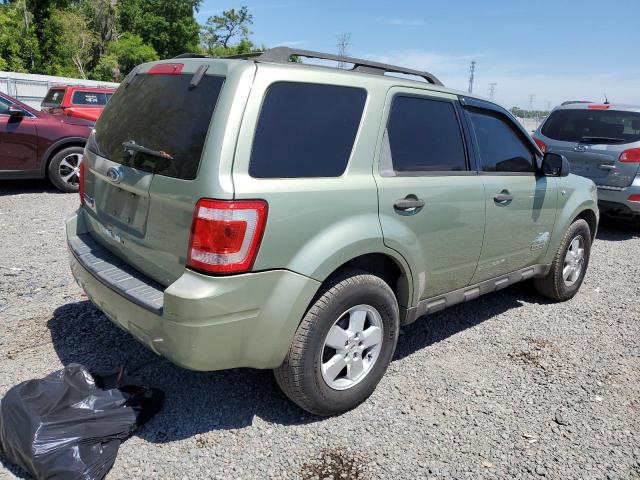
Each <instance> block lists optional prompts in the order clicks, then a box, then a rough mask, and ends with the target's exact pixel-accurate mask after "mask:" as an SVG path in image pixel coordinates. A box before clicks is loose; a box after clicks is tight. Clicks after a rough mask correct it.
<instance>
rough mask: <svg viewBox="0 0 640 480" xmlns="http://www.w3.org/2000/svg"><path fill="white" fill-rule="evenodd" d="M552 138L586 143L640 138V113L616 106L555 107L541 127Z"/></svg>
mask: <svg viewBox="0 0 640 480" xmlns="http://www.w3.org/2000/svg"><path fill="white" fill-rule="evenodd" d="M542 134H543V135H544V136H546V137H549V138H551V139H553V140H561V141H564V142H586V143H611V144H616V143H632V142H638V141H640V113H638V112H621V111H616V110H556V111H555V112H553V113H552V114H551V115H549V118H548V119H547V121H546V122H545V124H544V126H543V127H542Z"/></svg>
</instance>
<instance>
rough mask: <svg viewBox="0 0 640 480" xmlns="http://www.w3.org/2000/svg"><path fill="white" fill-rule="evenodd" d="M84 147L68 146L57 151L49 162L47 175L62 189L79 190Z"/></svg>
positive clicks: (68, 190)
mask: <svg viewBox="0 0 640 480" xmlns="http://www.w3.org/2000/svg"><path fill="white" fill-rule="evenodd" d="M83 150H84V149H83V148H82V147H67V148H63V149H62V150H60V151H59V152H58V153H56V154H55V155H54V156H53V158H52V159H51V161H50V162H49V168H48V170H47V176H48V177H49V180H50V181H51V183H52V184H53V185H54V186H55V187H56V188H57V189H58V190H60V191H62V192H66V193H71V192H77V191H78V186H79V181H80V161H81V160H82V152H83Z"/></svg>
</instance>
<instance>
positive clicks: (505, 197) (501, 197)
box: [493, 193, 513, 205]
mask: <svg viewBox="0 0 640 480" xmlns="http://www.w3.org/2000/svg"><path fill="white" fill-rule="evenodd" d="M493 200H494V202H496V203H499V204H501V205H506V204H507V203H509V202H511V201H512V200H513V195H511V194H509V193H497V194H496V195H494V196H493Z"/></svg>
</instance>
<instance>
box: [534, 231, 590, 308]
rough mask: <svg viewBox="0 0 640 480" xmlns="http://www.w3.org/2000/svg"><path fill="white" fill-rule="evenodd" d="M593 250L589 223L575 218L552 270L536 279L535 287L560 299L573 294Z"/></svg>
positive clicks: (542, 293) (563, 240) (577, 287)
mask: <svg viewBox="0 0 640 480" xmlns="http://www.w3.org/2000/svg"><path fill="white" fill-rule="evenodd" d="M590 254H591V231H590V229H589V224H588V223H587V222H586V221H585V220H582V219H579V220H576V221H575V222H573V223H572V224H571V226H569V228H568V229H567V231H566V233H565V234H564V237H563V239H562V242H560V247H559V248H558V251H557V252H556V256H555V257H554V259H553V263H552V264H551V270H549V273H548V274H547V275H546V276H544V277H541V278H536V279H535V280H534V285H535V287H536V290H538V292H539V293H540V294H541V295H544V296H545V297H548V298H551V299H553V300H556V301H559V302H564V301H566V300H569V299H571V298H573V297H574V296H575V294H576V293H578V290H579V289H580V286H581V285H582V282H583V280H584V276H585V274H586V272H587V267H588V266H589V255H590Z"/></svg>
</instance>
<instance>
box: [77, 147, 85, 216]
mask: <svg viewBox="0 0 640 480" xmlns="http://www.w3.org/2000/svg"><path fill="white" fill-rule="evenodd" d="M83 160H84V158H83V159H82V160H80V174H79V175H78V193H79V194H80V205H84V173H85V172H84V169H85V168H86V167H85V166H84V161H83Z"/></svg>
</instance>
